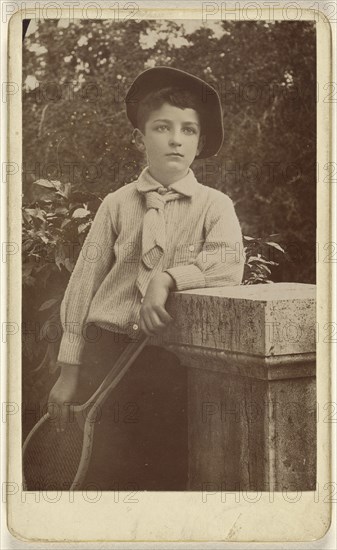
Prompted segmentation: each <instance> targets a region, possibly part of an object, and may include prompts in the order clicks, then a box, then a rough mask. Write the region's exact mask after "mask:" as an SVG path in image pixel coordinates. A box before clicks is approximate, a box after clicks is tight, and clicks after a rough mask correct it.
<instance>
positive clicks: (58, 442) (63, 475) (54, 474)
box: [22, 413, 84, 491]
mask: <svg viewBox="0 0 337 550" xmlns="http://www.w3.org/2000/svg"><path fill="white" fill-rule="evenodd" d="M83 441H84V433H83V430H82V429H81V427H80V425H79V423H78V422H77V421H76V417H74V419H73V421H72V422H68V423H67V425H66V429H65V430H64V431H63V432H57V431H56V429H55V425H54V424H53V422H51V420H50V416H49V414H48V413H47V414H46V415H44V416H43V417H42V418H41V419H40V420H39V422H38V423H37V424H36V426H34V428H33V429H32V430H31V432H30V433H29V434H28V436H27V439H26V441H25V443H24V446H23V451H22V476H23V487H24V490H28V491H30V490H32V491H35V490H36V491H38V490H40V491H43V490H49V491H59V490H69V489H70V488H71V486H72V484H73V481H74V478H75V476H76V474H77V471H78V468H79V465H80V461H81V455H82V448H83Z"/></svg>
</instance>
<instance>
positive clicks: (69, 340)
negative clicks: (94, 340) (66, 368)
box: [57, 332, 85, 365]
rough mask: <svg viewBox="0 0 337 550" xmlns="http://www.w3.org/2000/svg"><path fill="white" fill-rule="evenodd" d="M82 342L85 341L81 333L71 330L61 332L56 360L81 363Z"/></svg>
mask: <svg viewBox="0 0 337 550" xmlns="http://www.w3.org/2000/svg"><path fill="white" fill-rule="evenodd" d="M84 344H85V342H84V339H83V337H82V336H81V335H79V334H74V333H71V332H65V333H63V336H62V340H61V345H60V350H59V354H58V357H57V362H58V363H67V364H70V365H79V364H80V363H81V355H82V351H83V348H84Z"/></svg>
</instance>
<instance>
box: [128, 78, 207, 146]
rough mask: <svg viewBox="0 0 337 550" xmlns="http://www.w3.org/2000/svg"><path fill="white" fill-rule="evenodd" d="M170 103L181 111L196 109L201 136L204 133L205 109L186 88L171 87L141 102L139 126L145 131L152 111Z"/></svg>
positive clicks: (147, 96)
mask: <svg viewBox="0 0 337 550" xmlns="http://www.w3.org/2000/svg"><path fill="white" fill-rule="evenodd" d="M164 103H168V104H169V105H173V106H174V107H179V108H180V109H194V110H195V111H196V112H197V113H198V115H199V122H200V135H202V133H203V128H204V117H205V109H204V107H203V105H202V103H201V102H200V100H199V99H198V98H197V97H196V95H195V94H193V93H192V92H190V91H189V90H186V89H184V88H178V87H177V86H169V87H166V88H161V89H160V90H155V91H153V92H150V93H148V94H147V95H146V96H145V97H144V98H143V99H142V100H141V101H140V102H139V106H138V111H137V126H138V128H139V130H141V132H143V133H144V131H145V124H146V122H147V120H148V118H149V116H150V114H151V112H152V111H155V110H156V109H160V107H161V106H162V105H163V104H164Z"/></svg>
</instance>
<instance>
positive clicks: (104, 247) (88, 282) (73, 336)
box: [58, 196, 117, 365]
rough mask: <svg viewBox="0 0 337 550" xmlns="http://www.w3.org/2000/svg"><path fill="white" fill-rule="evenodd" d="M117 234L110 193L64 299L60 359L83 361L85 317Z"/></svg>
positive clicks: (111, 258) (109, 262)
mask: <svg viewBox="0 0 337 550" xmlns="http://www.w3.org/2000/svg"><path fill="white" fill-rule="evenodd" d="M116 238H117V232H116V229H115V224H114V223H113V208H112V205H111V200H109V196H107V197H105V198H104V200H103V201H102V203H101V205H100V207H99V209H98V210H97V213H96V216H95V218H94V221H93V222H92V225H91V228H90V231H89V233H88V235H87V237H86V239H85V241H84V243H83V246H82V249H81V252H80V254H79V257H78V259H77V262H76V265H75V267H74V270H73V272H72V274H71V276H70V279H69V283H68V286H67V288H66V291H65V294H64V297H63V301H62V303H61V311H60V314H61V324H62V328H63V335H62V340H61V345H60V350H59V354H58V363H62V364H64V363H66V364H72V365H74V364H75V365H76V364H77V365H78V364H81V356H82V351H83V347H84V344H85V321H86V318H87V316H88V313H89V309H90V305H91V302H92V299H93V297H94V296H95V294H96V292H97V290H98V288H99V287H100V285H101V284H102V282H103V280H104V278H105V277H106V275H107V274H108V272H109V271H110V269H111V267H112V265H113V263H114V261H115V255H114V249H113V247H114V244H115V241H116Z"/></svg>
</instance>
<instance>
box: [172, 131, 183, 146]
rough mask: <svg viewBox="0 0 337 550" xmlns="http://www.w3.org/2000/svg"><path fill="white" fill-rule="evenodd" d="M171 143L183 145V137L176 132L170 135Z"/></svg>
mask: <svg viewBox="0 0 337 550" xmlns="http://www.w3.org/2000/svg"><path fill="white" fill-rule="evenodd" d="M170 144H171V145H181V139H180V136H179V133H178V132H174V133H172V134H171V135H170Z"/></svg>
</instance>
